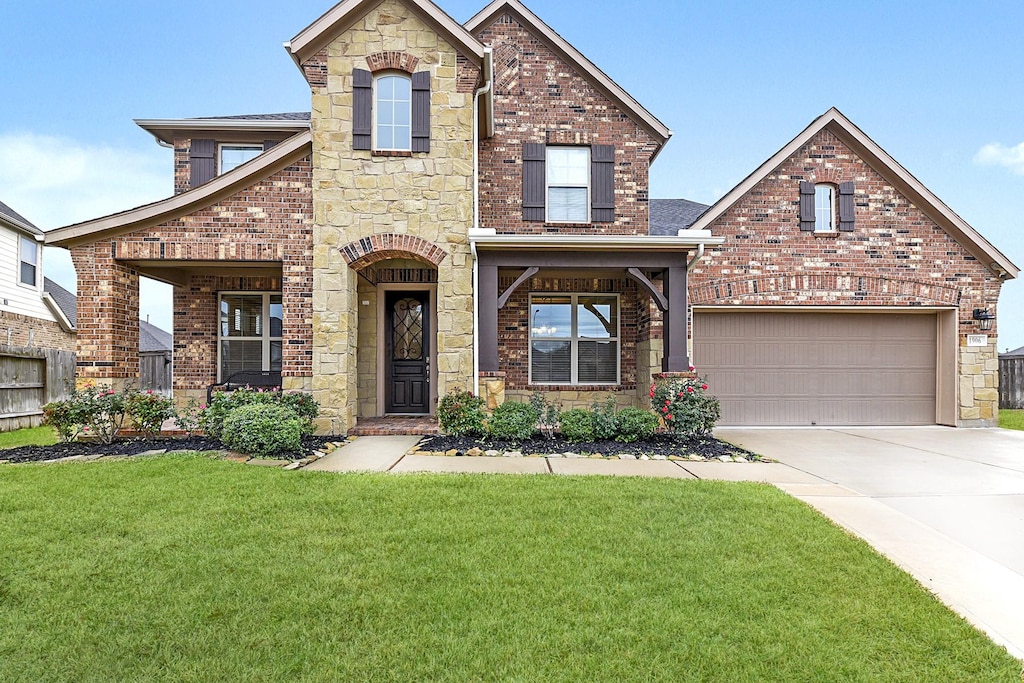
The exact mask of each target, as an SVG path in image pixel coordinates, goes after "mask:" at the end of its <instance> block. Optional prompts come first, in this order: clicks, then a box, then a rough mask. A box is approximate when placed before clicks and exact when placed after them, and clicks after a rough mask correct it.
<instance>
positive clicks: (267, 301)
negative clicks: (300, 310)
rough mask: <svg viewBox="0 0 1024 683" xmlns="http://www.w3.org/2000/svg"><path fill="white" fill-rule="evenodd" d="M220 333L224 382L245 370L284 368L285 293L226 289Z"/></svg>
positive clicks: (218, 338) (220, 372)
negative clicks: (283, 324) (283, 325)
mask: <svg viewBox="0 0 1024 683" xmlns="http://www.w3.org/2000/svg"><path fill="white" fill-rule="evenodd" d="M219 305H220V327H219V329H218V334H217V357H218V371H219V379H220V381H221V382H223V381H225V380H227V378H228V377H230V376H231V375H233V374H234V373H236V372H241V371H242V370H273V371H277V372H280V371H281V349H282V346H281V344H282V340H281V329H282V313H283V307H282V304H281V295H280V294H277V293H272V292H222V293H221V295H220V300H219Z"/></svg>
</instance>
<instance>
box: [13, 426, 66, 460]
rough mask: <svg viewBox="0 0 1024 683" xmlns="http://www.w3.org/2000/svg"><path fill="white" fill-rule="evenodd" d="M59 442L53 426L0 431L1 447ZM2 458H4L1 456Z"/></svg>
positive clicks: (43, 444)
mask: <svg viewBox="0 0 1024 683" xmlns="http://www.w3.org/2000/svg"><path fill="white" fill-rule="evenodd" d="M55 443H57V435H56V434H55V433H54V431H53V427H48V426H46V425H42V426H40V427H26V428H25V429H15V430H14V431H13V432H0V449H3V448H17V447H18V446H50V445H52V444H55ZM0 460H3V458H2V457H0Z"/></svg>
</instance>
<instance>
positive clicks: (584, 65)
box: [466, 0, 672, 161]
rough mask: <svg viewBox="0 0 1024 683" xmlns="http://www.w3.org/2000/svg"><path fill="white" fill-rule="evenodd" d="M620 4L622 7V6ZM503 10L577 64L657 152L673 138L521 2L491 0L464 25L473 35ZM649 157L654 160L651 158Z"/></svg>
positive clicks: (556, 51) (645, 110) (616, 84)
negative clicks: (642, 131)
mask: <svg viewBox="0 0 1024 683" xmlns="http://www.w3.org/2000/svg"><path fill="white" fill-rule="evenodd" d="M623 7H624V8H625V5H623ZM502 12H509V13H511V14H512V15H513V16H515V17H516V18H517V19H518V20H519V21H521V22H522V23H523V24H525V25H526V26H527V27H528V28H530V29H532V30H533V31H534V32H535V33H536V34H537V37H539V38H542V39H543V40H544V42H545V43H546V44H547V45H548V47H550V48H551V49H552V50H554V52H555V54H557V55H558V56H559V57H561V58H562V59H563V60H565V61H566V62H568V63H569V64H570V65H572V66H574V67H576V68H577V69H578V70H579V71H580V73H581V74H582V75H583V76H584V77H585V78H586V79H587V80H589V81H590V82H591V83H593V84H594V85H595V86H596V87H597V89H598V90H600V91H601V92H602V93H604V94H605V95H606V96H607V97H608V98H609V99H611V100H612V101H613V102H615V103H616V104H618V105H619V106H620V107H622V109H623V110H624V111H626V112H627V113H629V114H630V115H631V116H632V118H633V120H634V121H636V122H637V123H639V124H641V126H643V127H644V128H646V129H647V131H648V132H649V133H651V134H652V135H653V136H654V137H655V138H656V139H657V140H658V144H659V151H660V148H661V147H662V146H664V144H665V143H666V142H668V139H669V138H670V137H672V131H671V130H670V129H669V128H668V126H666V125H665V124H664V123H662V122H661V121H659V120H658V119H657V118H656V117H655V116H654V114H652V113H651V112H649V111H647V109H645V108H644V107H643V105H641V104H640V103H639V102H637V101H636V100H635V99H633V96H632V95H630V94H629V93H628V92H626V91H625V90H624V89H623V88H622V86H620V85H619V84H618V83H616V82H615V81H613V80H612V79H611V78H610V77H609V76H608V74H606V73H605V72H603V71H601V69H599V68H598V67H597V66H596V65H595V64H594V63H593V62H591V61H590V60H589V59H587V58H586V57H585V56H583V53H581V52H580V51H579V50H577V49H576V48H575V47H573V46H572V45H571V44H570V43H569V41H567V40H566V39H565V38H563V37H562V36H560V35H558V33H556V32H555V31H554V30H553V29H552V28H551V27H550V26H548V25H547V24H545V23H544V22H543V21H541V19H540V18H539V17H538V16H537V15H536V14H534V13H533V12H531V11H530V10H529V9H527V8H526V6H525V5H523V4H522V3H521V2H518V1H517V0H494V2H492V3H491V4H489V5H488V6H487V7H485V8H483V9H482V10H480V11H479V12H478V13H477V14H476V15H475V16H474V17H473V18H472V19H470V20H469V21H467V22H466V28H467V29H469V30H470V31H471V32H472V33H474V34H475V33H476V32H477V31H479V30H480V29H481V28H484V27H485V26H486V25H488V24H489V23H490V21H491V20H492V19H493V18H494V17H495V16H496V15H498V14H500V13H502ZM654 156H657V152H655V154H654ZM651 160H652V161H653V160H654V157H652V158H651Z"/></svg>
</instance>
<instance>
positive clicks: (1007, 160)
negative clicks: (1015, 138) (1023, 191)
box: [974, 142, 1024, 175]
mask: <svg viewBox="0 0 1024 683" xmlns="http://www.w3.org/2000/svg"><path fill="white" fill-rule="evenodd" d="M974 163H976V164H981V165H982V166H1002V167H1004V168H1008V169H1010V171H1011V172H1012V173H1014V174H1016V175H1024V142H1022V143H1020V144H1019V145H1016V146H1015V147H1007V146H1006V145H1003V144H1001V143H998V142H993V143H990V144H988V145H985V146H984V147H982V148H981V149H979V150H978V153H977V154H975V155H974Z"/></svg>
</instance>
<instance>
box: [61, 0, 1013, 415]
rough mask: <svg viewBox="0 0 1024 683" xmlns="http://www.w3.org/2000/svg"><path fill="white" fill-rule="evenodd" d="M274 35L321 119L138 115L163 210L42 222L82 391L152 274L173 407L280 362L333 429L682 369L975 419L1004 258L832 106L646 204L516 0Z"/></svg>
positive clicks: (371, 4)
mask: <svg viewBox="0 0 1024 683" xmlns="http://www.w3.org/2000/svg"><path fill="white" fill-rule="evenodd" d="M286 48H287V50H288V52H289V54H290V56H291V57H292V59H293V60H294V61H295V63H296V65H297V66H298V68H299V70H300V71H301V73H302V75H303V76H304V77H305V79H306V81H307V82H308V84H309V86H310V89H311V105H312V106H311V114H305V113H292V114H274V115H255V116H226V117H218V118H204V119H158V120H145V121H139V122H138V123H139V125H141V126H142V127H143V128H145V129H146V130H147V131H149V132H150V133H152V134H153V135H154V136H155V137H156V138H157V139H158V141H160V142H161V143H163V144H167V145H172V146H173V147H174V150H175V152H174V190H175V194H174V196H173V197H171V198H169V199H166V200H163V201H160V202H156V203H154V204H150V205H147V206H143V207H139V208H137V209H132V210H130V211H125V212H123V213H120V214H115V215H112V216H107V217H103V218H98V219H96V220H93V221H89V222H86V223H80V224H76V225H71V226H67V227H64V228H60V229H58V230H55V231H53V232H51V233H49V234H48V236H47V242H48V243H51V244H55V245H59V246H63V247H66V248H69V249H70V250H71V254H72V258H73V260H74V262H75V266H76V269H77V270H78V277H79V293H80V298H79V309H80V310H88V311H89V312H90V314H89V318H88V321H84V320H83V321H82V322H80V324H79V372H80V374H81V376H82V377H86V378H91V379H96V380H98V381H101V382H106V383H110V384H111V385H119V384H123V383H125V382H128V381H133V378H134V377H136V376H137V375H138V372H139V365H138V361H137V357H136V354H135V349H136V348H137V344H138V335H139V330H138V326H137V325H135V323H134V321H135V320H137V319H138V278H139V276H140V275H146V276H148V277H152V278H155V279H158V280H162V281H164V282H169V283H171V284H173V285H174V314H175V323H174V333H175V334H174V336H175V342H174V346H175V348H174V358H175V366H176V368H175V375H174V388H175V395H176V396H177V397H178V398H179V399H181V400H184V399H186V398H188V397H195V398H200V397H202V396H203V395H204V393H205V389H206V387H207V386H208V385H209V384H212V383H214V382H218V381H224V380H226V379H227V378H228V377H229V376H230V375H231V374H232V373H234V372H236V371H239V370H264V371H268V372H271V373H280V375H281V382H282V385H283V387H284V388H285V389H299V390H305V391H311V392H313V394H314V396H315V397H316V399H317V400H318V401H319V402H320V404H321V415H322V419H321V421H320V423H319V425H318V426H319V428H320V429H322V430H324V431H330V432H334V433H342V432H345V431H347V430H348V429H350V428H352V427H353V425H355V424H356V422H357V421H358V420H359V419H361V418H364V417H374V416H379V415H385V414H395V413H400V414H410V413H412V414H426V413H432V412H433V411H434V410H435V408H436V406H437V401H438V399H439V398H440V397H441V396H443V395H445V394H446V393H447V392H449V391H452V390H454V389H470V390H478V389H479V390H483V391H487V392H488V393H490V394H491V396H492V397H497V396H500V395H502V393H504V395H505V396H508V397H515V398H525V397H527V396H528V395H529V394H530V393H531V392H533V391H542V392H544V393H546V394H547V395H548V396H549V397H550V398H552V399H554V400H555V401H556V402H559V403H561V404H562V405H563V406H565V407H568V406H570V405H585V406H589V405H590V404H591V402H593V401H595V400H604V399H605V398H606V397H609V396H611V397H614V399H615V400H616V402H617V403H619V404H620V405H626V404H635V405H645V404H646V402H647V400H648V397H647V394H648V387H649V385H650V383H651V380H652V377H653V376H657V375H662V374H664V373H669V374H671V373H679V372H687V371H688V369H689V367H690V363H691V359H692V361H693V362H694V364H696V365H698V366H699V368H700V371H701V372H702V373H705V372H706V373H707V374H708V375H709V377H710V378H711V379H710V381H711V382H712V384H713V387H712V388H713V391H714V392H715V393H717V394H719V395H720V396H721V397H722V399H723V417H724V421H725V422H726V423H730V424H735V423H757V424H853V423H872V424H874V423H894V424H934V423H939V424H952V425H986V424H994V420H995V417H994V411H995V405H996V399H995V395H994V391H995V390H994V387H995V382H996V371H995V368H994V363H992V362H989V361H994V358H995V348H996V347H995V341H996V339H995V328H994V326H993V327H992V329H991V330H990V331H989V332H988V336H987V337H985V338H984V339H983V338H981V337H972V339H971V342H972V344H980V346H968V345H967V343H968V334H971V335H975V334H976V333H978V332H980V324H979V321H977V320H975V315H974V309H979V310H982V311H984V310H987V311H988V313H990V314H994V313H995V304H996V301H997V299H998V295H999V289H1000V285H1001V283H1002V281H1003V280H1004V279H1006V278H1012V277H1016V275H1017V272H1018V269H1017V268H1016V267H1015V266H1014V265H1013V264H1012V263H1010V262H1009V261H1008V260H1007V259H1006V257H1005V256H1003V255H1002V254H1001V253H1000V252H999V251H998V250H996V249H995V248H994V247H993V246H992V245H990V244H989V243H988V242H987V241H985V240H984V238H982V237H981V236H980V235H979V234H978V233H977V232H976V231H975V230H973V229H972V228H971V227H970V226H968V225H967V224H966V223H964V222H963V221H962V220H961V219H960V218H959V217H957V216H956V214H954V213H953V212H952V211H950V210H949V209H948V208H947V207H946V206H945V205H944V204H942V203H941V202H940V201H939V200H938V199H937V198H936V197H935V196H934V195H932V194H931V193H930V192H929V191H928V190H927V189H926V188H924V187H923V186H921V185H920V183H919V182H918V181H916V180H915V179H914V178H913V177H912V176H910V174H909V173H907V172H906V171H905V170H904V169H903V168H902V167H901V166H899V164H897V163H896V162H895V161H894V160H893V159H891V158H890V157H889V156H888V155H887V154H886V153H885V152H884V151H882V150H881V149H880V148H879V147H878V146H877V145H876V144H875V143H874V142H872V141H871V140H870V139H869V138H867V136H865V135H864V134H863V133H862V132H861V131H860V130H859V129H857V128H856V126H854V125H853V124H852V123H850V122H849V121H848V120H847V119H845V117H843V116H842V114H840V113H839V112H837V111H835V110H831V111H829V112H827V113H826V114H825V115H824V116H822V117H820V118H818V119H817V120H815V121H814V122H813V123H812V124H811V126H809V127H808V128H807V129H806V130H805V131H804V132H803V133H801V134H800V135H799V136H797V137H796V138H795V139H794V140H793V141H791V142H790V143H789V144H788V145H786V146H785V147H784V148H783V149H782V150H780V151H779V152H778V153H777V154H776V155H775V156H773V157H772V158H771V159H769V160H768V161H767V162H765V164H764V165H763V166H762V167H760V168H759V169H757V170H756V171H755V172H754V173H753V174H751V175H750V176H749V177H748V178H747V179H746V180H745V181H744V182H743V183H741V184H740V185H739V186H738V187H737V188H735V189H734V190H732V191H731V192H730V193H729V194H727V195H726V196H725V197H724V198H723V199H722V200H720V201H719V202H717V203H716V204H715V205H713V206H711V207H706V206H704V205H701V204H697V203H695V202H689V201H686V200H650V199H649V198H648V172H649V167H650V165H651V163H652V162H653V161H654V160H655V158H656V157H657V155H658V153H659V152H660V150H661V149H662V147H663V146H664V145H665V144H666V143H667V142H668V139H669V137H670V136H671V131H669V129H668V128H667V127H666V126H665V125H664V124H663V123H662V122H661V121H659V120H658V119H657V118H655V117H654V116H653V115H652V114H651V113H650V112H648V111H647V110H646V109H644V108H643V107H642V106H641V105H640V104H639V103H638V102H636V100H634V99H633V98H632V97H631V96H630V95H629V94H628V93H627V92H625V91H624V90H623V89H622V88H621V87H620V86H619V85H617V84H616V83H615V82H613V81H612V80H611V79H609V78H608V76H607V75H606V74H604V73H603V72H602V71H601V70H600V69H598V68H597V67H596V66H595V65H594V64H592V63H591V62H590V61H589V60H587V58H586V57H584V56H583V55H582V54H580V53H579V52H578V51H577V50H576V49H575V48H574V47H573V46H572V45H570V44H569V43H567V42H566V41H565V40H564V39H562V38H561V37H560V36H559V35H558V34H557V33H556V32H555V31H554V30H552V29H551V28H550V27H548V26H547V25H546V24H544V23H543V21H541V20H540V19H539V18H538V17H537V16H535V15H534V14H533V13H532V12H530V10H528V9H527V8H526V7H524V6H523V5H522V4H520V3H519V2H517V1H516V0H496V1H495V2H493V3H491V4H490V5H488V6H487V7H486V8H484V9H483V10H482V11H481V12H480V13H478V14H477V15H476V16H474V17H473V18H472V19H470V20H469V21H468V22H466V23H465V24H462V25H460V24H459V23H457V22H455V21H454V20H453V19H452V18H451V17H449V16H448V15H447V14H445V13H444V12H443V11H441V10H440V9H438V8H437V7H436V6H435V5H433V4H432V3H430V2H429V1H427V0H384V1H383V2H378V1H376V0H374V1H369V0H345V1H344V2H341V3H339V4H338V5H336V6H334V7H333V8H332V9H330V10H329V11H328V12H327V13H326V14H324V15H323V16H322V17H320V18H319V19H317V20H316V21H315V22H313V23H312V24H311V25H310V26H308V27H307V28H305V29H304V30H302V31H301V32H300V33H299V34H298V35H297V36H296V37H295V38H293V39H292V40H291V41H290V42H289V43H288V44H287V45H286ZM688 273H689V275H688ZM688 298H689V300H688ZM854 313H855V315H854ZM691 315H692V317H693V329H692V332H691V325H690V316H691ZM83 318H84V316H83ZM990 322H991V321H986V324H989V323H990ZM929 387H930V388H929ZM879 406H881V407H880V408H879Z"/></svg>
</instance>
